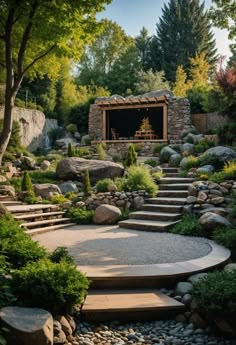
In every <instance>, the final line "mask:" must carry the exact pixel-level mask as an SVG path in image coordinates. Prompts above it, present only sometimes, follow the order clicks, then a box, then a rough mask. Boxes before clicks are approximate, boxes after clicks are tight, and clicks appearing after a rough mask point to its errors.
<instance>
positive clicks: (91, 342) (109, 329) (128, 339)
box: [71, 320, 236, 345]
mask: <svg viewBox="0 0 236 345" xmlns="http://www.w3.org/2000/svg"><path fill="white" fill-rule="evenodd" d="M71 344H73V345H109V344H113V345H125V344H136V345H141V344H142V345H148V344H150V345H158V344H162V345H193V344H196V345H235V344H236V341H235V340H228V339H225V338H222V337H217V336H214V335H212V334H211V333H210V329H209V328H207V329H201V328H194V326H193V324H192V323H189V322H186V323H182V322H178V321H175V320H166V321H152V322H144V323H141V322H135V323H125V324H122V323H119V322H118V321H114V322H110V323H104V324H99V325H95V324H89V323H86V322H80V323H79V324H78V329H77V333H76V336H75V340H74V341H73V342H72V343H71Z"/></svg>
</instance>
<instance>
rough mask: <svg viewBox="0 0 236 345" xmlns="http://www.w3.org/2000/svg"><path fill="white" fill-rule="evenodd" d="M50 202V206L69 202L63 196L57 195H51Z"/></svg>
mask: <svg viewBox="0 0 236 345" xmlns="http://www.w3.org/2000/svg"><path fill="white" fill-rule="evenodd" d="M50 201H51V203H52V204H63V203H64V202H67V201H69V199H68V198H67V197H66V196H64V195H62V194H59V195H53V196H52V197H51V198H50Z"/></svg>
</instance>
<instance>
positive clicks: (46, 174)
mask: <svg viewBox="0 0 236 345" xmlns="http://www.w3.org/2000/svg"><path fill="white" fill-rule="evenodd" d="M29 175H30V177H31V179H32V181H33V183H56V182H58V179H57V175H56V173H55V172H54V171H40V170H38V171H31V172H29Z"/></svg>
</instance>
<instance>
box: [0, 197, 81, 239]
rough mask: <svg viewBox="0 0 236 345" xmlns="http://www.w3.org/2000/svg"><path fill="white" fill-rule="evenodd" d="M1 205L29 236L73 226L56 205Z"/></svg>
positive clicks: (5, 203)
mask: <svg viewBox="0 0 236 345" xmlns="http://www.w3.org/2000/svg"><path fill="white" fill-rule="evenodd" d="M3 203H4V205H5V206H6V207H7V209H8V211H9V212H10V213H11V214H12V215H13V217H14V218H15V219H16V220H18V221H19V222H20V223H21V226H22V227H23V228H24V229H25V232H26V233H27V234H29V235H35V234H40V233H44V232H48V231H54V230H58V229H61V228H63V229H64V228H65V227H69V226H73V225H75V224H74V223H72V222H71V220H70V218H67V217H64V215H65V211H61V210H60V209H59V206H58V205H52V204H34V205H26V204H23V203H21V202H18V203H17V204H15V203H12V204H7V201H5V202H3Z"/></svg>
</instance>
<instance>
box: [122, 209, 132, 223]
mask: <svg viewBox="0 0 236 345" xmlns="http://www.w3.org/2000/svg"><path fill="white" fill-rule="evenodd" d="M120 210H121V215H120V220H126V219H129V214H130V212H131V210H130V209H128V208H124V207H122V208H121V209H120Z"/></svg>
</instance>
